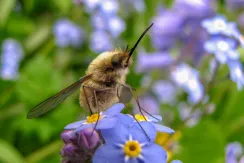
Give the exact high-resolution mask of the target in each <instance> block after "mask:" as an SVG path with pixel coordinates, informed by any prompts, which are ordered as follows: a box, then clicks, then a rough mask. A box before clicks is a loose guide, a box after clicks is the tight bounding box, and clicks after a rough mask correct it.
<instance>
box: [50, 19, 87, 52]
mask: <svg viewBox="0 0 244 163" xmlns="http://www.w3.org/2000/svg"><path fill="white" fill-rule="evenodd" d="M53 33H54V36H55V42H56V44H57V45H58V46H59V47H68V46H72V47H76V48H78V47H80V46H81V45H82V43H83V42H84V32H83V30H82V29H81V28H80V27H79V26H78V25H76V24H74V23H73V22H71V21H70V20H68V19H60V20H58V21H56V23H55V24H54V27H53Z"/></svg>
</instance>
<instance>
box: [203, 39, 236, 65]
mask: <svg viewBox="0 0 244 163" xmlns="http://www.w3.org/2000/svg"><path fill="white" fill-rule="evenodd" d="M237 46H238V42H237V41H236V40H235V39H232V38H228V37H221V36H216V37H212V38H211V39H209V40H208V41H206V42H205V44H204V48H205V50H206V51H207V52H208V53H211V54H214V55H215V57H216V59H217V61H219V62H220V63H222V64H223V63H226V62H227V61H228V60H237V59H239V53H238V52H237V51H236V48H237Z"/></svg>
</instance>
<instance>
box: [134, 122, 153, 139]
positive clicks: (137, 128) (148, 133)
mask: <svg viewBox="0 0 244 163" xmlns="http://www.w3.org/2000/svg"><path fill="white" fill-rule="evenodd" d="M129 133H130V134H131V135H132V138H133V140H137V141H139V142H140V143H146V142H152V141H154V140H155V138H156V134H157V132H156V129H155V127H154V125H153V123H152V122H148V121H143V122H140V124H138V123H133V125H131V126H130V128H129Z"/></svg>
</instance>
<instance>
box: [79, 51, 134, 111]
mask: <svg viewBox="0 0 244 163" xmlns="http://www.w3.org/2000/svg"><path fill="white" fill-rule="evenodd" d="M128 59H129V61H127V60H128ZM132 62H133V61H132V57H130V56H129V52H127V51H122V50H114V51H109V52H104V53H101V54H100V55H99V56H98V57H96V58H95V59H94V60H93V61H92V62H91V64H90V65H89V67H88V70H87V72H86V75H89V74H92V76H91V78H90V79H89V80H87V81H85V82H84V83H83V84H82V86H84V87H81V90H80V105H81V106H82V107H83V108H85V109H86V110H87V111H89V107H90V109H91V111H92V113H96V112H99V111H104V110H106V109H107V108H109V107H110V106H112V105H113V104H115V103H118V102H119V97H118V94H119V88H120V86H122V85H125V83H126V76H127V74H128V72H129V67H130V66H131V65H132ZM83 88H84V89H85V91H86V92H84V90H83ZM104 89H105V90H104ZM85 93H86V94H85ZM94 94H96V98H97V100H96V99H95V97H94V96H95V95H94ZM86 98H87V99H88V102H89V104H90V106H88V104H87V99H86ZM96 101H97V106H96Z"/></svg>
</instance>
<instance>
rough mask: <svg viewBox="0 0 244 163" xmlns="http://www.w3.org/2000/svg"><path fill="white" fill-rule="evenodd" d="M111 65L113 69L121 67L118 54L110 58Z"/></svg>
mask: <svg viewBox="0 0 244 163" xmlns="http://www.w3.org/2000/svg"><path fill="white" fill-rule="evenodd" d="M112 65H113V67H120V66H121V60H120V56H119V54H115V55H114V56H113V58H112Z"/></svg>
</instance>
